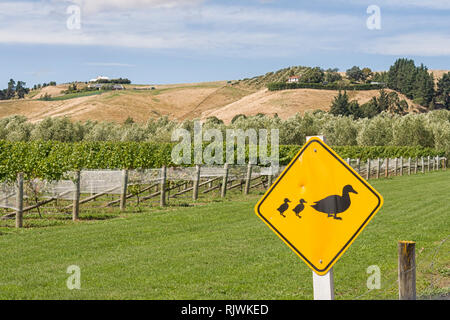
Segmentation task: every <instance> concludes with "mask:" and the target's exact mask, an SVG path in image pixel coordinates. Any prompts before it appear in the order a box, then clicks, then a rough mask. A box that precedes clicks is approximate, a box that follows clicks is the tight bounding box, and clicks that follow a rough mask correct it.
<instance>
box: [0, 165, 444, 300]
mask: <svg viewBox="0 0 450 320" xmlns="http://www.w3.org/2000/svg"><path fill="white" fill-rule="evenodd" d="M449 181H450V171H448V170H447V171H440V172H432V173H427V174H417V175H413V176H404V177H394V178H389V179H380V180H371V184H372V185H373V186H374V187H375V188H376V189H377V190H378V191H379V192H380V193H381V194H382V195H383V197H384V200H385V204H384V207H383V208H382V209H381V211H380V212H379V213H378V214H377V215H376V216H375V217H374V219H373V220H372V222H371V223H370V224H369V225H368V226H367V228H366V229H365V230H364V231H363V233H362V234H361V236H360V237H359V238H358V239H357V240H356V241H355V243H354V244H353V245H352V246H351V247H350V249H349V250H348V251H347V252H346V253H345V254H344V256H343V257H342V259H341V260H340V261H339V262H338V263H337V264H336V266H335V268H334V277H335V288H336V289H335V293H336V299H396V298H397V290H398V289H397V283H396V279H397V241H398V240H414V241H416V242H417V244H416V250H417V251H416V262H417V290H418V297H419V298H430V297H433V296H438V295H446V294H447V295H448V293H449V292H450V244H449V240H448V236H449V233H450V232H449V231H450V219H449V218H450V210H449V209H450V207H449V204H448V200H449V199H448V194H449V192H448V191H449V190H450V182H449ZM261 195H262V191H254V192H253V194H251V195H249V196H242V195H238V194H235V195H233V196H232V197H230V198H228V199H226V200H218V199H214V198H213V199H210V200H208V201H205V200H201V201H200V203H199V204H198V205H196V206H179V205H178V206H175V205H173V203H172V206H170V207H168V208H164V209H162V208H157V207H153V208H146V207H141V208H136V207H134V208H133V207H129V209H128V210H127V211H126V212H125V213H123V214H121V213H119V212H118V211H114V212H110V213H108V214H104V213H103V214H96V213H95V212H84V214H83V213H82V215H81V218H82V219H83V220H82V221H80V222H77V223H73V222H71V221H70V220H68V219H60V220H56V221H55V223H54V224H55V225H52V222H51V220H50V218H48V219H49V220H48V221H42V220H44V219H41V220H35V219H34V218H28V219H26V220H25V226H26V227H27V226H28V227H27V228H25V229H21V230H15V229H13V228H12V227H10V226H8V224H4V223H3V224H2V225H1V227H0V247H1V248H2V250H1V253H0V270H2V272H1V273H0V299H312V275H311V270H310V269H309V268H307V267H306V265H305V264H304V263H303V262H302V261H300V259H299V258H298V257H297V256H296V255H295V254H294V253H293V252H291V250H290V249H288V248H287V247H286V246H285V245H284V244H283V243H282V242H281V240H279V239H278V237H276V236H275V235H274V234H273V233H272V231H270V230H269V229H268V228H267V227H266V226H265V225H264V224H263V223H262V222H261V221H260V220H259V219H258V218H257V217H256V215H255V214H254V212H253V207H254V205H255V203H256V202H257V200H258V199H259V198H260V196H261ZM53 219H57V218H53ZM70 265H78V266H79V267H80V268H81V289H80V290H68V289H67V287H66V279H67V278H68V276H69V274H67V273H66V269H67V267H68V266H70ZM371 265H378V266H379V267H380V269H381V278H382V280H381V289H380V290H372V291H369V290H368V289H367V287H366V281H367V277H368V276H369V275H368V274H367V273H366V269H367V267H369V266H371Z"/></svg>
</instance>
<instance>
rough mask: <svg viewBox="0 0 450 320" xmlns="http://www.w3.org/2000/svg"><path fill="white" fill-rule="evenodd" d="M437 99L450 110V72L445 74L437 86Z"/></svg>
mask: <svg viewBox="0 0 450 320" xmlns="http://www.w3.org/2000/svg"><path fill="white" fill-rule="evenodd" d="M436 97H437V98H438V99H439V100H440V101H441V102H442V104H443V105H444V107H445V108H446V109H449V110H450V72H447V73H444V75H443V76H442V78H441V79H439V81H438V84H437V91H436Z"/></svg>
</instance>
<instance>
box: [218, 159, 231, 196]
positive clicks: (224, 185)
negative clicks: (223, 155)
mask: <svg viewBox="0 0 450 320" xmlns="http://www.w3.org/2000/svg"><path fill="white" fill-rule="evenodd" d="M223 170H224V172H223V181H222V190H221V193H220V196H221V197H222V198H225V196H226V195H227V185H228V170H229V169H228V163H225V165H224V166H223Z"/></svg>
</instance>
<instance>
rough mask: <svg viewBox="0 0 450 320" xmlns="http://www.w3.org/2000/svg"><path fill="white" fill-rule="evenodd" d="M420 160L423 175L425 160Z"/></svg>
mask: <svg viewBox="0 0 450 320" xmlns="http://www.w3.org/2000/svg"><path fill="white" fill-rule="evenodd" d="M420 160H421V167H422V168H421V169H422V173H425V160H424V159H423V157H422V159H420Z"/></svg>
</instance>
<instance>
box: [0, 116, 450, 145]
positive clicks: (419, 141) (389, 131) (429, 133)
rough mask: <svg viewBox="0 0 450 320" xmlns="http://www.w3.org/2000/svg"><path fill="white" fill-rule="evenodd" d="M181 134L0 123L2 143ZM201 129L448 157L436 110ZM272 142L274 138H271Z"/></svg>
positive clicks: (156, 125)
mask: <svg viewBox="0 0 450 320" xmlns="http://www.w3.org/2000/svg"><path fill="white" fill-rule="evenodd" d="M177 128H183V129H186V130H188V131H189V132H191V133H192V134H193V131H194V120H185V121H183V122H178V121H173V120H170V119H168V118H167V117H162V118H158V119H150V120H148V121H147V122H146V123H134V121H133V120H132V119H131V118H129V119H128V120H127V121H126V122H125V123H123V124H117V123H112V122H97V121H86V122H72V121H70V120H69V119H68V118H47V119H44V120H42V121H40V122H37V123H31V122H29V121H27V119H26V118H25V117H23V116H12V117H8V118H4V119H1V120H0V140H7V141H12V142H19V141H61V142H80V141H112V142H115V141H122V142H127V141H134V142H158V143H160V142H161V143H165V142H171V138H172V133H173V132H174V130H175V129H177ZM203 128H204V129H205V130H206V129H217V130H220V132H222V134H223V136H226V131H227V129H242V130H247V129H254V130H259V129H267V130H269V133H270V129H278V130H279V143H280V144H283V145H302V144H303V143H304V142H305V137H306V136H311V135H317V134H322V135H325V136H326V137H327V140H328V141H329V143H330V144H331V145H333V146H348V145H352V146H421V147H429V148H434V149H437V150H444V151H445V152H446V153H447V154H450V111H447V110H435V111H430V112H428V113H424V114H408V115H404V116H402V115H398V114H390V113H387V112H386V111H384V112H382V113H380V114H379V115H377V116H375V117H372V118H359V119H355V118H354V117H353V116H340V115H339V116H334V115H332V114H331V113H328V112H324V111H320V110H316V111H314V112H307V113H305V114H304V115H300V114H296V115H295V116H293V117H291V118H289V119H286V120H283V119H281V118H279V117H278V116H274V117H272V116H266V115H263V114H258V115H255V116H245V115H237V116H235V117H234V119H233V120H232V122H231V123H230V124H225V123H223V121H221V120H220V119H218V118H216V117H210V118H207V119H206V120H205V121H204V123H203ZM269 137H270V135H269Z"/></svg>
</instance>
